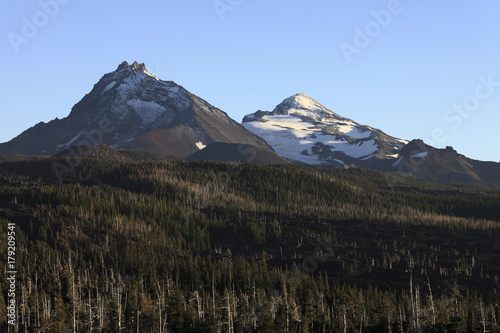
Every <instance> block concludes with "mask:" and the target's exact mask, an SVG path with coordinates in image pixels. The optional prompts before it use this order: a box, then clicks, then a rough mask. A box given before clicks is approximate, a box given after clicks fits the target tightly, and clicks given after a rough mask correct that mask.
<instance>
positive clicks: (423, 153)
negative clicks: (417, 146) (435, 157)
mask: <svg viewBox="0 0 500 333" xmlns="http://www.w3.org/2000/svg"><path fill="white" fill-rule="evenodd" d="M427 155H428V152H426V151H424V152H421V153H418V154H415V155H413V156H412V158H423V157H426V156H427Z"/></svg>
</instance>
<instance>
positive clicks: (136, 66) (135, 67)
mask: <svg viewBox="0 0 500 333" xmlns="http://www.w3.org/2000/svg"><path fill="white" fill-rule="evenodd" d="M122 70H132V71H134V72H139V73H143V74H146V75H149V76H151V77H153V78H155V79H157V80H159V78H157V77H156V76H154V75H153V74H151V73H150V72H148V70H147V69H146V65H145V64H144V63H141V64H140V63H138V62H137V61H134V62H133V63H132V64H129V63H128V62H127V61H124V62H122V63H121V64H120V65H119V66H118V68H117V69H116V71H117V72H120V71H122Z"/></svg>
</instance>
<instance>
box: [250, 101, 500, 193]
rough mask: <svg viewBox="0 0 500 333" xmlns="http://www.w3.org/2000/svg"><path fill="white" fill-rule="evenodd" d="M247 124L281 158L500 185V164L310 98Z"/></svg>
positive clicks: (258, 115)
mask: <svg viewBox="0 0 500 333" xmlns="http://www.w3.org/2000/svg"><path fill="white" fill-rule="evenodd" d="M242 124H243V126H244V127H245V128H247V129H248V130H249V131H251V132H253V133H254V134H256V135H259V136H261V137H262V138H263V139H265V140H266V141H267V143H269V145H271V146H272V147H273V148H274V150H275V151H276V152H277V153H278V154H280V155H281V156H284V157H286V158H290V159H294V160H297V161H300V162H302V163H306V164H309V165H316V166H326V167H341V168H342V167H348V166H357V167H363V168H368V169H373V170H379V171H384V172H397V173H399V174H403V175H405V176H410V177H413V178H417V179H422V180H427V181H433V182H459V183H473V182H485V183H494V184H500V163H493V162H482V161H476V160H472V159H470V158H467V157H466V156H463V155H461V154H459V153H457V152H456V151H455V150H453V148H451V147H448V148H446V149H437V148H435V147H432V146H429V145H426V144H425V143H424V142H423V141H422V140H412V141H411V142H410V141H406V140H401V139H398V138H395V137H392V136H390V135H388V134H386V133H384V132H382V131H381V130H378V129H375V128H373V127H370V126H366V125H361V124H359V123H357V122H355V121H353V120H351V119H349V118H345V117H342V116H340V115H338V114H336V113H334V112H333V111H331V110H330V109H328V108H326V107H325V106H323V105H321V104H320V103H318V102H317V101H315V100H314V99H312V98H311V97H309V96H307V95H305V94H296V95H294V96H291V97H289V98H287V99H285V100H284V101H283V102H281V103H280V104H279V105H278V106H276V108H275V109H274V110H273V111H257V112H255V113H253V114H250V115H247V116H245V117H244V118H243V123H242Z"/></svg>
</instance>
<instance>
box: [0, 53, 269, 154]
mask: <svg viewBox="0 0 500 333" xmlns="http://www.w3.org/2000/svg"><path fill="white" fill-rule="evenodd" d="M212 142H226V143H244V144H251V145H254V146H257V147H260V148H262V149H266V150H270V151H272V148H270V147H269V146H268V145H267V144H266V143H265V141H264V140H262V139H260V138H258V137H257V136H255V135H254V134H252V133H251V132H249V131H247V130H246V129H245V128H244V127H243V126H241V125H240V124H238V123H237V122H235V121H234V120H232V119H231V118H230V117H229V116H228V115H227V114H226V113H225V112H223V111H221V110H219V109H218V108H216V107H214V106H212V105H210V104H209V103H208V102H206V101H204V100H203V99H201V98H199V97H197V96H195V95H193V94H191V93H190V92H189V91H187V90H186V89H184V88H183V87H181V86H179V85H177V84H176V83H174V82H172V81H162V80H160V79H159V78H157V77H156V76H154V75H153V74H151V73H150V72H148V70H147V69H146V66H145V65H144V64H139V63H137V62H134V63H132V64H129V63H127V62H125V61H124V62H122V63H121V64H120V65H119V66H118V68H117V69H116V70H115V71H114V72H111V73H108V74H105V75H104V76H103V77H102V78H101V79H100V80H99V82H97V83H96V84H95V85H94V87H93V89H92V91H91V92H90V93H88V94H87V95H86V96H85V97H83V99H82V100H81V101H80V102H78V103H77V104H76V105H75V106H74V107H73V108H72V110H71V113H70V114H69V116H68V117H66V118H64V119H61V120H59V119H55V120H53V121H50V122H49V123H39V124H37V125H36V126H34V127H32V128H30V129H28V130H26V131H24V132H23V133H22V134H21V135H19V136H18V137H16V138H14V139H13V140H11V141H10V142H7V143H4V144H0V152H3V153H22V154H31V155H52V154H57V153H58V152H60V151H63V150H65V149H67V148H68V147H72V146H80V145H99V144H105V145H108V146H110V147H113V148H116V149H139V150H147V151H153V152H155V153H158V154H161V155H164V156H171V157H175V158H184V157H186V156H188V155H191V154H193V153H195V152H197V151H199V150H200V149H202V148H204V147H205V146H207V145H209V144H210V143H212Z"/></svg>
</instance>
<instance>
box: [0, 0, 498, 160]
mask: <svg viewBox="0 0 500 333" xmlns="http://www.w3.org/2000/svg"><path fill="white" fill-rule="evenodd" d="M59 2H60V3H61V4H59ZM54 3H57V4H59V5H58V7H59V8H57V7H56V6H54ZM43 4H48V5H43ZM215 4H218V6H219V9H218V10H216V8H215V6H214V5H215ZM381 11H382V12H381ZM374 13H379V16H380V17H379V18H378V20H379V21H378V22H377V21H376V18H375V16H377V15H374ZM380 13H382V14H380ZM384 13H385V15H383V14H384ZM387 13H389V14H390V17H389V16H388V15H387ZM499 17H500V1H499V0H481V1H472V0H470V1H466V0H442V1H435V0H400V1H397V0H396V1H378V0H377V1H375V0H370V1H368V0H367V1H348V0H345V1H340V0H336V1H335V0H315V1H305V0H303V1H299V0H273V1H269V0H218V1H213V0H182V1H177V0H176V1H173V0H144V1H141V2H138V1H128V0H122V1H97V0H86V1H82V0H64V1H63V0H43V1H33V0H23V1H18V0H4V1H3V2H2V11H1V12H0V37H1V38H0V50H1V52H0V60H1V66H0V74H1V80H0V91H1V95H0V110H1V112H2V117H1V123H0V142H4V141H8V140H10V139H12V138H13V137H15V136H16V135H18V134H20V133H21V132H22V131H23V130H25V129H27V128H29V127H31V126H33V125H34V124H36V123H38V122H40V121H45V122H47V121H50V120H52V119H54V118H56V117H59V118H63V117H65V116H67V115H68V114H69V112H70V109H71V107H72V106H73V105H74V104H75V103H77V102H78V101H79V100H80V99H81V98H82V97H83V96H84V95H85V94H86V93H88V92H89V91H90V90H91V89H92V87H93V85H94V84H95V83H96V82H97V81H98V80H99V79H100V78H101V76H102V75H103V74H104V73H107V72H110V71H113V70H115V69H116V67H117V66H118V64H119V63H120V62H122V61H123V60H126V61H128V62H132V61H134V60H137V61H138V62H144V63H146V66H147V67H148V69H149V71H151V72H152V73H153V74H156V75H157V76H159V77H160V78H162V79H165V80H172V81H175V82H176V83H178V84H181V85H183V86H184V87H185V88H187V89H188V90H190V91H191V92H193V93H195V94H197V95H198V96H200V97H202V98H204V99H206V100H207V101H208V102H210V103H211V104H213V105H215V106H217V107H219V108H221V109H222V110H224V111H226V112H227V113H228V114H229V115H230V116H231V117H233V118H234V119H235V120H237V121H241V119H242V117H243V116H244V115H245V114H248V113H252V112H254V111H256V110H258V109H262V110H272V109H273V108H274V107H275V106H276V105H277V104H278V103H280V102H281V101H282V100H283V99H284V98H286V97H289V96H291V95H293V94H295V93H298V92H304V93H306V94H308V95H310V96H311V97H313V98H315V99H316V100H318V101H319V102H320V103H322V104H324V105H325V106H327V107H329V108H330V109H332V110H333V111H335V112H337V113H339V114H340V115H343V116H345V117H349V118H352V119H353V120H355V121H357V122H359V123H362V124H368V125H371V126H373V127H377V128H380V129H382V130H384V131H385V132H386V133H388V134H390V135H393V136H396V137H400V138H404V139H413V138H421V139H423V140H425V141H426V142H428V143H430V144H432V145H435V146H437V147H444V146H448V145H450V146H453V147H454V148H455V149H457V150H458V151H459V152H461V153H463V154H465V155H467V156H469V157H472V158H476V159H482V160H493V161H500V147H499V143H500V142H499V141H500V140H499V124H500V83H496V82H500V19H499ZM31 24H35V28H36V29H37V30H38V31H33V30H32V29H31V30H30V29H29V28H30V27H29V25H31ZM36 25H38V26H39V27H36ZM360 31H361V33H362V34H366V33H368V35H367V36H361V37H360ZM346 50H347V51H346ZM16 51H17V52H16ZM480 78H483V79H480ZM484 80H486V81H488V80H489V81H493V83H490V84H485V83H482V81H484ZM464 104H465V109H464V106H463V105H464ZM461 105H462V106H461ZM460 108H462V111H460ZM436 131H437V132H436ZM432 133H438V135H436V134H434V136H433V134H432Z"/></svg>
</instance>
